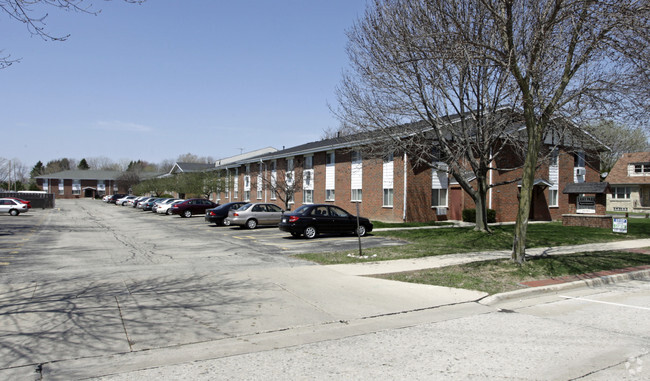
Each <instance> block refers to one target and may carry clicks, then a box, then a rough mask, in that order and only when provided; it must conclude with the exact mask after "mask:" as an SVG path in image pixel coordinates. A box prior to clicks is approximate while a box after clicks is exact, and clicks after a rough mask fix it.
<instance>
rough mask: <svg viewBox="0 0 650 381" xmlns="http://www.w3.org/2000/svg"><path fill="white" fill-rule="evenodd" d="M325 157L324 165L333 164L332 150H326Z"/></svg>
mask: <svg viewBox="0 0 650 381" xmlns="http://www.w3.org/2000/svg"><path fill="white" fill-rule="evenodd" d="M325 156H326V158H325V164H326V165H333V164H334V152H328V153H327V154H326V155H325Z"/></svg>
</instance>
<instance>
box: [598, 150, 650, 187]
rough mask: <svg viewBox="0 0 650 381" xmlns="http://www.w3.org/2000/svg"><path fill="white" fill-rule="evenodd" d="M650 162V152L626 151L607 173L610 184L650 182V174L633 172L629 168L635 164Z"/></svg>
mask: <svg viewBox="0 0 650 381" xmlns="http://www.w3.org/2000/svg"><path fill="white" fill-rule="evenodd" d="M643 163H648V164H650V152H629V153H624V154H623V156H621V157H620V158H619V159H618V161H616V164H614V167H613V168H612V170H611V171H610V172H609V174H608V175H607V179H606V180H607V182H608V183H610V184H650V173H649V174H633V173H631V172H630V170H629V168H630V166H631V165H634V164H643Z"/></svg>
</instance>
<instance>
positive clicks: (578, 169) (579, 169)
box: [576, 168, 587, 176]
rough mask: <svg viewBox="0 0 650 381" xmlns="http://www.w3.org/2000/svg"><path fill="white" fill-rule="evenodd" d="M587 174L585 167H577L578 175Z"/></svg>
mask: <svg viewBox="0 0 650 381" xmlns="http://www.w3.org/2000/svg"><path fill="white" fill-rule="evenodd" d="M586 174H587V169H585V168H576V175H578V176H584V175H586Z"/></svg>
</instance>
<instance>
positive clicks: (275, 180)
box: [251, 158, 305, 210]
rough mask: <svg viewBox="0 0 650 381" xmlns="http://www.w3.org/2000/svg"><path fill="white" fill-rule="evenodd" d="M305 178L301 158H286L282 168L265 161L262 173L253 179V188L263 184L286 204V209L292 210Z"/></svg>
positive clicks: (264, 187)
mask: <svg viewBox="0 0 650 381" xmlns="http://www.w3.org/2000/svg"><path fill="white" fill-rule="evenodd" d="M304 179H305V176H304V171H303V168H302V160H301V159H299V158H295V159H293V160H284V161H283V162H282V167H281V168H277V167H272V166H270V165H269V163H264V165H263V170H262V173H258V174H257V176H256V177H255V178H254V179H253V181H252V182H251V188H255V187H257V186H258V184H261V187H262V188H263V189H267V190H269V191H270V192H271V194H273V195H274V196H275V197H276V198H278V199H279V200H280V201H281V202H282V203H283V204H284V209H285V210H290V209H291V204H293V202H294V197H295V195H296V193H299V192H301V191H302V190H303V185H304Z"/></svg>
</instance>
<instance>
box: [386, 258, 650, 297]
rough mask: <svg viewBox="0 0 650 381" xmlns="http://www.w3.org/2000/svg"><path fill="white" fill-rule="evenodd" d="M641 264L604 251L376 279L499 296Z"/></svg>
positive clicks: (639, 260)
mask: <svg viewBox="0 0 650 381" xmlns="http://www.w3.org/2000/svg"><path fill="white" fill-rule="evenodd" d="M642 265H650V255H648V254H643V253H631V252H623V251H603V252H595V253H576V254H567V255H555V256H545V257H533V258H531V259H529V260H528V261H527V262H526V263H525V264H524V265H522V266H519V265H517V264H514V263H512V262H511V261H509V260H507V259H498V260H490V261H481V262H472V263H467V264H462V265H456V266H448V267H440V268H435V269H425V270H418V271H409V272H403V273H394V274H383V275H376V276H375V277H378V278H382V279H390V280H396V281H401V282H411V283H421V284H430V285H437V286H445V287H453V288H463V289H469V290H477V291H483V292H487V293H488V294H497V293H501V292H507V291H513V290H517V289H520V288H525V287H526V286H524V285H522V284H521V283H522V282H527V281H533V280H542V279H551V278H557V277H562V276H567V275H581V274H588V273H594V272H599V271H606V270H615V269H622V268H628V267H636V266H642Z"/></svg>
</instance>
